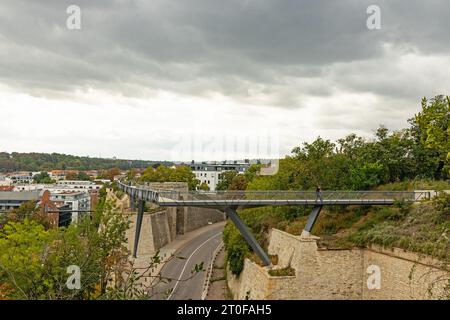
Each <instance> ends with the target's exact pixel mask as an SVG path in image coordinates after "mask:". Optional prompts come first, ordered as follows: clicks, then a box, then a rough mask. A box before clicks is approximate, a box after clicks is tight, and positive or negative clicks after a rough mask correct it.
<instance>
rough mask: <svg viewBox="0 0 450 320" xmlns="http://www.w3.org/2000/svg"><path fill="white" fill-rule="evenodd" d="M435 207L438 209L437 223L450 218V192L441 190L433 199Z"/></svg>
mask: <svg viewBox="0 0 450 320" xmlns="http://www.w3.org/2000/svg"><path fill="white" fill-rule="evenodd" d="M432 204H433V208H434V209H435V210H436V211H437V218H436V223H438V224H439V223H443V222H446V221H449V220H450V194H448V193H445V192H441V193H440V194H439V195H437V196H436V197H434V198H433V200H432Z"/></svg>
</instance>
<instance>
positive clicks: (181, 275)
mask: <svg viewBox="0 0 450 320" xmlns="http://www.w3.org/2000/svg"><path fill="white" fill-rule="evenodd" d="M221 234H222V232H219V233H217V234H215V235H213V236H212V237H210V238H208V239H206V240H205V241H204V242H203V243H202V244H201V245H199V246H198V247H197V248H196V249H195V250H194V251H193V252H192V253H191V255H190V256H189V258H187V260H186V262H185V263H184V266H183V269H182V270H181V274H180V277H179V278H178V280H177V282H176V283H175V286H174V287H173V290H172V292H171V293H170V295H169V296H168V297H167V300H170V298H171V297H172V295H173V293H174V292H175V290H176V289H177V287H178V284H179V283H180V281H181V278H182V277H183V273H184V271H185V269H186V267H187V265H188V263H189V260H191V258H192V256H193V255H194V254H195V253H196V252H197V251H198V249H200V248H201V247H203V246H204V245H205V244H206V243H207V242H208V241H209V240H211V239H213V238H215V237H217V236H219V235H221Z"/></svg>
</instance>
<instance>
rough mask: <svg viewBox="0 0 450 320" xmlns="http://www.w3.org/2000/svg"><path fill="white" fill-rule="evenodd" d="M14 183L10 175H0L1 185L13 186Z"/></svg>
mask: <svg viewBox="0 0 450 320" xmlns="http://www.w3.org/2000/svg"><path fill="white" fill-rule="evenodd" d="M12 184H13V182H12V180H11V178H10V177H8V176H6V175H0V186H11V185H12Z"/></svg>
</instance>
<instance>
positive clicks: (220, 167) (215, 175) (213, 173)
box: [190, 161, 250, 191]
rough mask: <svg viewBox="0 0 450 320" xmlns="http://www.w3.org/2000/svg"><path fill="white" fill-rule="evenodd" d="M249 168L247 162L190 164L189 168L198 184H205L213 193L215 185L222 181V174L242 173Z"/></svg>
mask: <svg viewBox="0 0 450 320" xmlns="http://www.w3.org/2000/svg"><path fill="white" fill-rule="evenodd" d="M249 166H250V163H249V162H238V161H231V162H230V161H223V162H220V163H217V162H209V163H208V162H201V163H196V162H193V161H192V162H191V164H190V167H191V170H192V172H193V173H194V174H195V177H196V178H197V179H198V180H199V181H200V184H202V183H206V184H207V185H208V187H209V190H211V191H215V190H216V187H217V184H218V183H219V182H220V181H221V180H222V174H223V173H224V172H225V171H232V170H235V171H237V172H238V173H244V172H245V170H247V169H248V167H249Z"/></svg>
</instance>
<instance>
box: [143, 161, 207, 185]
mask: <svg viewBox="0 0 450 320" xmlns="http://www.w3.org/2000/svg"><path fill="white" fill-rule="evenodd" d="M140 180H141V181H142V182H186V183H187V184H188V188H189V190H195V189H196V187H197V185H198V183H199V181H198V180H197V179H196V178H195V174H194V173H193V172H192V170H191V168H190V167H188V166H177V167H175V168H169V167H166V166H163V165H160V166H159V167H157V168H156V169H154V168H153V167H148V168H147V169H145V170H144V173H143V174H142V177H141V179H140Z"/></svg>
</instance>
